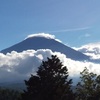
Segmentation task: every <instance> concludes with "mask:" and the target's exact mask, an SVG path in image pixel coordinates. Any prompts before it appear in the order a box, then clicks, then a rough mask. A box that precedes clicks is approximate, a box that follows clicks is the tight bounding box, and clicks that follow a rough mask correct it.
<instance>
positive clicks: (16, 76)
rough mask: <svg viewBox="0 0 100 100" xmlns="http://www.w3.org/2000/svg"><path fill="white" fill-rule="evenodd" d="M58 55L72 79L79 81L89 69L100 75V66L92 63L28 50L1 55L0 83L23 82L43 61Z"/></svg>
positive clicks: (47, 52)
mask: <svg viewBox="0 0 100 100" xmlns="http://www.w3.org/2000/svg"><path fill="white" fill-rule="evenodd" d="M51 55H57V56H58V57H59V58H60V60H61V62H62V63H63V65H64V66H67V68H68V72H69V75H70V77H71V78H73V79H75V81H76V79H78V78H79V74H80V72H81V71H82V70H83V69H84V67H87V68H88V69H89V71H92V72H95V73H97V74H99V70H100V65H99V64H94V63H91V62H79V61H74V60H71V59H69V58H67V57H66V56H65V55H64V54H61V53H59V52H52V51H51V50H49V49H46V50H45V49H40V50H37V51H35V50H27V51H23V52H20V53H18V52H16V51H12V52H11V53H7V54H6V55H4V54H2V53H0V83H1V82H13V81H19V80H20V81H23V80H24V79H27V78H29V77H30V75H31V74H35V73H36V71H37V69H38V67H39V66H40V64H41V62H42V61H46V60H47V57H51Z"/></svg>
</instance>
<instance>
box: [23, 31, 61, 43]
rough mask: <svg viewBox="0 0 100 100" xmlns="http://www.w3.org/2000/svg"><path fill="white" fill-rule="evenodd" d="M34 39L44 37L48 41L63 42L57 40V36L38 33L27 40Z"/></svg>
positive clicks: (29, 36)
mask: <svg viewBox="0 0 100 100" xmlns="http://www.w3.org/2000/svg"><path fill="white" fill-rule="evenodd" d="M33 37H44V38H47V39H54V40H56V41H58V42H62V41H61V40H59V39H56V38H55V35H51V34H49V33H37V34H30V35H28V36H27V37H26V38H25V39H28V38H33Z"/></svg>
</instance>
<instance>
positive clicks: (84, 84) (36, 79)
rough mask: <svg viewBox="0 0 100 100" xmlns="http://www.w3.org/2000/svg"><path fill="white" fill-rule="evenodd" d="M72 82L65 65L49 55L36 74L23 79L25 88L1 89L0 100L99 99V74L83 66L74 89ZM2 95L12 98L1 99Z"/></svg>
mask: <svg viewBox="0 0 100 100" xmlns="http://www.w3.org/2000/svg"><path fill="white" fill-rule="evenodd" d="M80 67H81V66H80ZM72 84H73V80H72V79H70V78H69V73H68V69H67V67H66V66H63V64H62V62H61V61H60V59H59V58H58V57H57V56H51V58H48V60H47V61H43V62H42V64H41V65H40V67H39V68H38V71H37V72H36V75H31V77H30V78H29V80H25V85H26V90H24V91H23V92H22V93H19V92H15V91H13V92H12V91H6V92H8V93H6V92H3V93H2V91H1V92H0V100H100V75H97V74H94V73H92V72H89V70H88V69H87V68H84V70H83V71H82V72H80V82H78V83H77V85H76V86H75V89H73V85H72ZM16 94H17V95H16ZM3 96H5V98H6V97H9V96H11V97H12V98H13V97H14V98H13V99H12V98H10V97H9V99H8V98H6V99H5V98H4V99H1V97H3Z"/></svg>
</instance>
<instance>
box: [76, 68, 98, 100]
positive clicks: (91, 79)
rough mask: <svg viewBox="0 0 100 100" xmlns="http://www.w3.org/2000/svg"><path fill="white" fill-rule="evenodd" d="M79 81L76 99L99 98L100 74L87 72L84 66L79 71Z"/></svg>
mask: <svg viewBox="0 0 100 100" xmlns="http://www.w3.org/2000/svg"><path fill="white" fill-rule="evenodd" d="M80 74H81V77H80V78H81V82H78V84H77V88H76V90H77V91H76V93H77V99H76V100H100V75H97V74H94V73H92V72H89V70H88V69H87V68H85V69H84V70H83V71H82V72H81V73H80Z"/></svg>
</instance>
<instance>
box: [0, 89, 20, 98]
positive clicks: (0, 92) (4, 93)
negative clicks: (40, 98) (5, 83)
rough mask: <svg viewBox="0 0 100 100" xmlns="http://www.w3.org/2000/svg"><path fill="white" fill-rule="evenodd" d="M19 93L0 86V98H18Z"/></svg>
mask: <svg viewBox="0 0 100 100" xmlns="http://www.w3.org/2000/svg"><path fill="white" fill-rule="evenodd" d="M20 98H21V93H20V92H18V91H15V90H10V89H3V88H0V100H19V99H20Z"/></svg>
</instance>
